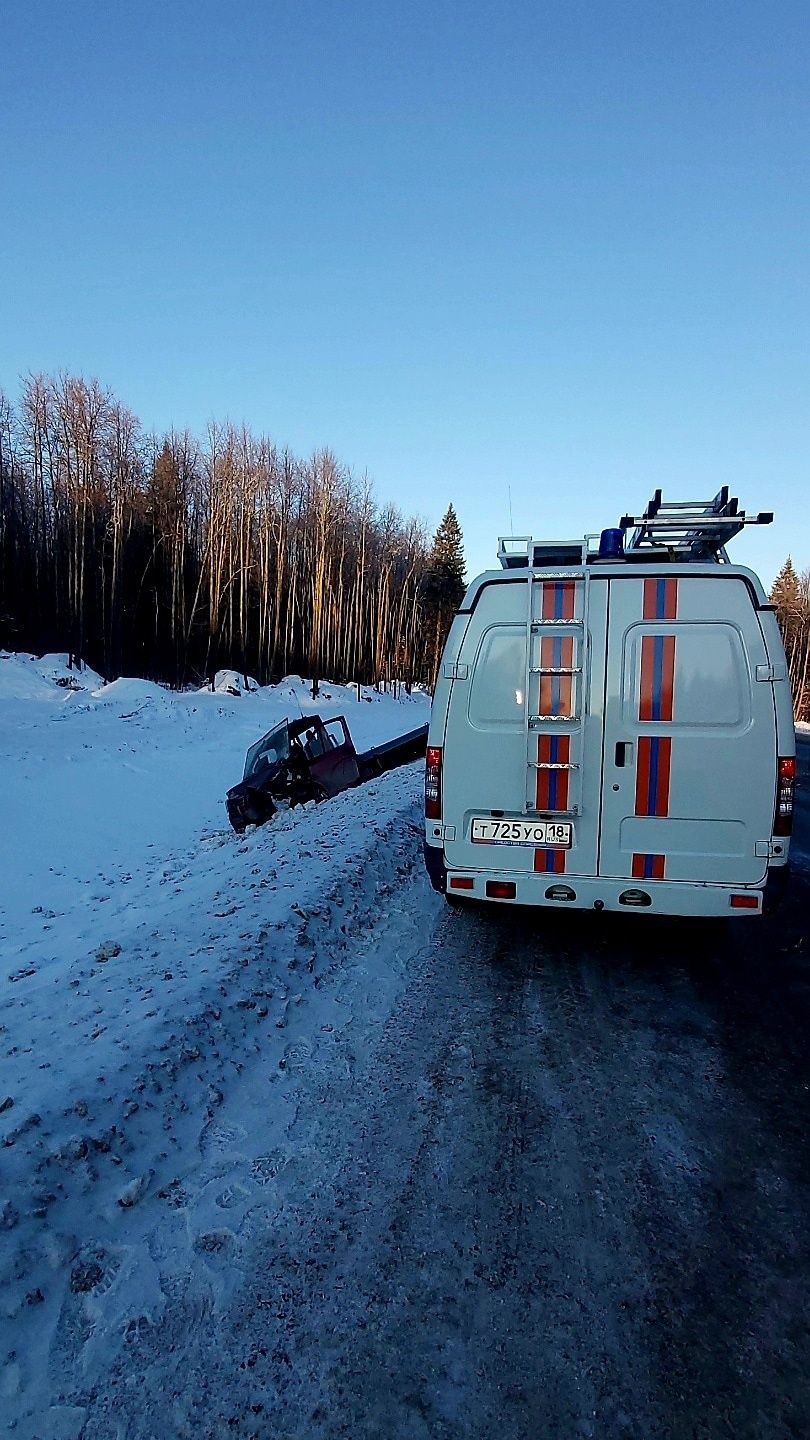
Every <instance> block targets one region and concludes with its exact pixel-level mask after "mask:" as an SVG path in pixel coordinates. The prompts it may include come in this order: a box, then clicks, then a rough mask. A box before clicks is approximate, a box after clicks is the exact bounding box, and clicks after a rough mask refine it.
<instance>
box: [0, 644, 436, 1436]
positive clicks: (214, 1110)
mask: <svg viewBox="0 0 810 1440" xmlns="http://www.w3.org/2000/svg"><path fill="white" fill-rule="evenodd" d="M65 680H67V681H68V685H66V684H65V683H64V682H65ZM74 680H75V683H76V687H77V688H72V682H73V681H74ZM237 682H238V683H237ZM231 690H238V693H237V694H232V693H229V692H230V691H231ZM316 711H317V712H319V713H321V714H323V715H326V716H328V715H335V714H341V713H343V714H345V715H346V717H347V719H348V722H349V725H350V728H351V731H352V735H353V738H354V740H355V743H356V744H357V746H358V748H361V749H362V748H366V747H367V746H370V745H372V744H375V743H380V742H381V741H383V740H385V739H388V738H390V737H392V736H393V735H396V734H398V733H401V732H403V731H406V730H409V729H413V728H414V727H415V726H416V725H418V724H421V723H424V721H426V720H427V718H428V713H429V702H428V698H427V697H426V696H425V695H424V694H421V693H414V694H413V695H412V696H405V695H404V693H402V694H401V695H400V696H399V697H398V698H397V699H394V698H393V697H392V696H390V695H380V694H377V693H376V692H374V691H373V690H363V691H361V700H360V703H358V698H357V690H356V687H354V686H351V687H346V686H340V685H334V684H327V683H322V685H321V693H320V696H319V697H318V699H317V700H315V701H313V700H312V698H311V695H310V693H309V689H308V687H307V686H306V684H305V683H304V681H302V680H301V679H299V678H298V677H288V678H287V679H286V680H285V681H283V682H282V683H281V684H280V685H277V686H269V687H263V688H259V687H256V689H255V691H254V690H251V691H248V692H246V691H245V688H244V678H243V677H238V676H236V677H234V676H233V675H232V673H231V672H220V675H218V676H217V678H216V683H215V689H214V691H211V690H202V691H195V692H184V693H175V692H171V691H169V690H166V689H164V688H163V687H161V686H159V685H155V684H153V683H151V682H148V681H143V680H134V679H122V680H116V681H114V682H113V683H112V684H110V685H105V684H104V683H103V681H102V680H101V678H100V677H99V676H98V675H95V674H93V673H92V672H90V671H84V672H74V671H71V670H70V669H69V668H68V666H67V663H66V657H65V656H47V657H43V659H41V660H36V659H35V658H34V657H32V656H13V655H7V654H3V655H0V766H1V767H2V772H1V773H2V776H3V804H4V816H5V822H6V823H5V824H4V826H3V827H2V831H0V874H2V876H3V881H4V883H3V892H2V893H3V899H2V905H0V1147H2V1149H0V1155H2V1171H1V1173H0V1239H2V1244H0V1256H1V1257H2V1258H1V1259H0V1367H2V1368H0V1420H2V1419H6V1420H7V1423H8V1424H9V1425H10V1424H11V1423H12V1421H16V1422H19V1424H18V1428H17V1431H16V1433H17V1434H19V1435H24V1436H27V1435H29V1434H30V1435H31V1436H33V1435H37V1434H41V1433H42V1423H41V1422H42V1416H43V1414H44V1410H43V1405H45V1403H46V1399H47V1397H48V1396H49V1395H50V1396H51V1401H52V1403H54V1404H57V1403H58V1395H57V1391H59V1388H60V1386H61V1387H65V1386H67V1384H68V1380H67V1375H66V1372H65V1366H66V1365H67V1359H66V1357H67V1355H68V1352H69V1353H70V1354H71V1355H72V1356H73V1360H72V1361H71V1364H70V1365H69V1366H67V1368H68V1369H69V1370H71V1371H72V1366H73V1364H74V1362H75V1364H77V1365H79V1367H80V1370H81V1375H82V1377H83V1378H82V1381H81V1384H83V1385H84V1384H87V1385H90V1384H91V1383H92V1376H93V1375H94V1374H97V1373H100V1372H101V1371H102V1370H103V1369H104V1368H105V1367H107V1366H108V1365H109V1364H110V1361H111V1358H112V1357H113V1356H114V1354H115V1353H116V1351H117V1350H118V1349H119V1348H120V1346H121V1345H122V1344H123V1343H124V1341H125V1337H126V1335H127V1334H128V1333H129V1331H128V1327H129V1326H131V1325H132V1324H139V1323H141V1321H142V1320H143V1317H144V1316H145V1315H147V1316H148V1315H149V1314H150V1313H151V1312H153V1311H155V1310H156V1309H158V1308H159V1307H160V1305H161V1303H162V1301H161V1296H162V1294H163V1290H162V1289H161V1284H162V1279H161V1277H164V1278H165V1273H166V1272H167V1271H169V1272H172V1273H175V1272H178V1273H179V1272H182V1271H184V1269H190V1268H193V1266H194V1264H195V1263H197V1259H198V1256H199V1252H200V1247H202V1250H203V1251H206V1250H210V1249H211V1247H214V1248H216V1246H217V1245H218V1244H220V1242H221V1244H223V1245H224V1244H226V1243H227V1233H228V1229H229V1226H230V1225H231V1224H232V1221H233V1217H230V1218H228V1217H227V1215H226V1210H227V1206H225V1205H224V1202H223V1203H219V1201H221V1199H222V1196H223V1195H225V1193H226V1191H228V1192H229V1193H230V1191H229V1187H233V1185H236V1181H235V1180H234V1178H233V1176H231V1175H229V1169H228V1165H226V1164H225V1163H224V1160H223V1155H224V1154H225V1152H226V1151H228V1150H229V1149H230V1150H232V1149H233V1144H232V1143H230V1142H229V1141H228V1136H229V1135H231V1139H232V1130H233V1125H234V1123H236V1122H235V1119H234V1117H235V1116H237V1115H239V1114H242V1115H244V1114H247V1113H248V1112H249V1113H250V1114H251V1116H252V1117H253V1118H252V1122H251V1123H252V1126H253V1129H252V1130H251V1133H250V1136H249V1137H248V1138H247V1139H245V1137H243V1138H242V1140H241V1141H240V1145H239V1146H238V1147H237V1149H239V1151H240V1154H241V1160H240V1164H241V1165H242V1169H243V1170H244V1171H245V1173H244V1174H242V1175H241V1179H240V1180H239V1182H238V1186H237V1190H238V1193H239V1195H241V1199H240V1200H239V1202H238V1203H239V1204H241V1205H243V1208H244V1206H247V1205H249V1201H250V1196H251V1194H252V1193H253V1190H252V1189H251V1186H252V1185H253V1182H255V1180H256V1176H255V1174H253V1172H252V1171H251V1169H250V1166H251V1164H252V1163H253V1161H254V1160H255V1158H256V1156H255V1155H253V1158H251V1143H252V1142H253V1141H254V1139H255V1145H254V1149H255V1147H256V1146H259V1148H260V1149H261V1147H264V1148H263V1150H262V1153H265V1154H266V1152H267V1144H268V1137H267V1134H261V1133H260V1132H261V1129H262V1126H264V1128H265V1130H266V1129H267V1128H268V1127H269V1128H270V1129H271V1130H273V1131H274V1133H275V1131H278V1130H279V1127H281V1128H283V1125H282V1121H283V1114H279V1113H276V1111H275V1110H274V1105H275V1106H276V1107H277V1105H278V1104H279V1103H280V1102H278V1101H274V1100H273V1098H272V1095H271V1093H270V1092H268V1093H267V1095H266V1098H263V1099H262V1101H261V1104H260V1105H258V1108H257V1097H256V1094H255V1088H254V1087H255V1073H254V1072H255V1067H256V1064H257V1063H258V1057H261V1064H262V1066H263V1068H264V1072H265V1073H269V1074H270V1075H271V1077H272V1078H277V1077H278V1076H279V1075H284V1073H285V1072H286V1071H294V1070H295V1069H296V1067H300V1066H301V1065H302V1064H305V1063H306V1060H305V1057H306V1055H307V1054H308V1053H309V1050H310V1048H311V1046H312V1043H313V1036H319V1035H322V1034H324V1033H327V1032H328V1030H329V1029H331V1027H332V1026H334V1025H335V1024H336V1023H337V1020H338V1015H337V1008H336V1007H337V1002H336V999H335V993H334V985H333V983H332V977H333V976H334V974H335V973H336V967H339V964H340V963H349V961H350V960H351V956H352V954H353V948H352V947H353V946H354V945H355V937H356V936H357V935H358V933H359V932H360V930H362V928H363V926H366V925H368V923H370V921H371V920H372V919H373V917H374V915H375V913H376V910H377V907H378V905H379V901H380V896H381V895H386V894H389V893H391V892H392V890H395V888H396V886H397V885H398V884H399V883H401V878H402V876H403V875H404V874H405V873H407V871H408V870H409V869H410V868H412V867H413V866H414V865H415V864H416V863H417V862H418V859H419V853H420V847H421V824H420V800H421V786H422V770H423V767H422V765H421V764H417V765H413V766H409V767H406V768H405V769H402V770H399V771H394V772H393V773H391V774H388V775H385V776H383V777H381V778H380V779H378V780H376V781H374V782H373V783H372V784H370V785H367V786H364V787H362V788H360V789H358V790H355V791H350V792H347V793H346V794H344V795H341V796H339V797H338V798H337V799H336V800H334V801H331V802H330V803H329V804H324V805H321V806H315V805H308V806H304V807H302V808H301V809H297V810H294V811H288V812H286V813H281V814H279V815H278V816H277V817H276V819H275V820H274V822H273V823H272V825H269V826H266V827H264V828H262V829H260V830H256V831H251V832H248V834H247V835H245V836H236V835H235V834H233V832H232V831H231V830H230V827H229V826H228V825H227V821H226V816H225V810H224V804H223V801H224V795H225V791H226V790H227V788H228V786H229V785H231V784H234V783H235V782H236V781H237V780H238V779H239V778H240V776H241V772H242V764H243V760H244V754H245V751H246V749H247V747H248V745H249V744H251V743H252V742H253V741H254V740H255V739H257V738H258V737H259V736H260V735H261V734H263V733H264V732H265V731H266V730H268V729H270V727H271V726H272V725H274V724H276V723H277V722H278V721H279V720H281V719H282V718H283V717H284V716H285V715H288V716H290V717H293V716H296V715H298V714H301V713H305V714H306V713H313V712H316ZM350 976H352V977H353V978H351V979H350V982H349V983H348V986H346V985H344V989H347V992H348V996H349V998H348V1001H347V1000H346V999H345V997H344V1000H343V1001H342V1002H341V1003H342V1004H343V1005H346V1004H348V1006H349V1008H351V1007H352V1006H357V1007H359V1008H360V1009H362V1007H363V1005H364V1004H365V1003H366V996H367V989H368V985H369V975H368V971H367V970H363V969H358V971H357V974H356V976H355V974H354V970H353V969H352V968H351V966H350ZM386 983H387V980H386V976H385V975H384V974H383V973H379V974H378V975H377V977H376V980H375V985H376V986H377V987H378V988H379V989H380V990H382V991H384V989H385V985H386ZM264 1083H265V1084H266V1083H267V1081H266V1080H265V1082H264ZM283 1108H284V1107H283V1106H282V1111H283ZM226 1112H227V1114H228V1115H229V1117H230V1118H228V1120H227V1121H226V1120H224V1119H223V1118H222V1117H223V1116H224V1115H225V1113H226ZM254 1130H255V1132H256V1133H255V1137H254V1134H253V1131H254ZM257 1153H258V1151H257ZM231 1163H232V1162H231ZM240 1173H241V1172H240ZM251 1175H252V1176H253V1179H252V1180H251V1179H250V1176H251ZM192 1176H193V1184H191V1183H190V1177H192ZM246 1176H247V1178H246ZM239 1187H241V1189H239ZM254 1188H255V1187H254ZM192 1190H193V1193H194V1195H195V1196H196V1197H197V1198H196V1200H195V1204H194V1208H193V1215H192V1213H191V1212H190V1211H189V1210H188V1209H187V1207H184V1202H183V1199H182V1196H183V1195H184V1194H186V1193H187V1192H188V1193H191V1191H192ZM234 1194H235V1195H236V1194H237V1191H234ZM217 1197H219V1201H218V1200H217ZM237 1198H238V1197H237ZM234 1203H235V1204H236V1203H237V1202H236V1201H234ZM167 1215H169V1216H171V1217H172V1223H171V1225H170V1226H169V1230H168V1232H166V1227H165V1223H164V1222H165V1218H166V1216H167ZM226 1220H227V1223H226ZM181 1221H182V1223H180V1222H181ZM164 1232H165V1233H164ZM223 1235H225V1237H226V1238H225V1239H224V1240H223V1239H222V1236H223ZM156 1236H158V1237H163V1238H159V1239H158V1240H156V1238H155V1237H156ZM167 1236H168V1238H167ZM217 1236H219V1237H220V1239H219V1240H217ZM156 1246H157V1248H158V1250H160V1252H161V1256H162V1258H158V1259H156V1258H155V1257H156V1253H157V1251H156ZM161 1247H163V1248H162V1249H161ZM164 1252H165V1253H164ZM222 1283H223V1285H224V1284H225V1282H224V1281H223V1282H222ZM71 1326H73V1327H75V1326H79V1330H80V1331H81V1336H83V1337H84V1338H82V1339H81V1343H79V1341H78V1340H77V1339H76V1335H75V1334H73V1331H72V1330H71ZM65 1327H67V1329H68V1330H69V1331H70V1333H71V1335H72V1337H73V1338H72V1339H69V1337H67V1338H66V1328H65ZM82 1327H84V1328H83V1329H82ZM77 1334H78V1332H77ZM71 1347H72V1349H71ZM60 1357H61V1360H60ZM63 1362H64V1363H63ZM60 1367H61V1368H60ZM49 1377H50V1379H49ZM74 1380H75V1376H74ZM71 1383H73V1382H71ZM77 1383H78V1382H77ZM52 1386H54V1387H56V1388H55V1390H54V1391H53V1394H52V1392H51V1388H50V1387H52ZM61 1408H62V1409H64V1415H63V1417H62V1418H63V1419H64V1418H65V1415H67V1412H68V1410H69V1409H70V1407H69V1406H68V1407H61ZM49 1423H50V1422H49ZM53 1423H54V1424H56V1423H57V1422H56V1421H55V1420H54V1422H53ZM59 1423H61V1420H60V1421H59ZM60 1433H61V1432H60Z"/></svg>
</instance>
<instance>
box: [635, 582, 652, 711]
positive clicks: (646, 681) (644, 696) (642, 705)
mask: <svg viewBox="0 0 810 1440" xmlns="http://www.w3.org/2000/svg"><path fill="white" fill-rule="evenodd" d="M644 584H645V586H646V585H647V581H646V580H645V581H644ZM655 640H656V637H655V635H644V636H642V640H641V686H640V692H639V698H638V718H639V720H652V718H653V705H654V701H655Z"/></svg>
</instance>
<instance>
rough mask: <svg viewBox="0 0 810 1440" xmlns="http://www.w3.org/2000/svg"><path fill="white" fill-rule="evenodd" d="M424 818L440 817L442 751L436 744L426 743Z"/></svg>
mask: <svg viewBox="0 0 810 1440" xmlns="http://www.w3.org/2000/svg"><path fill="white" fill-rule="evenodd" d="M425 818H426V819H427V820H441V818H442V752H441V749H440V747H439V746H438V745H428V748H427V754H426V756H425Z"/></svg>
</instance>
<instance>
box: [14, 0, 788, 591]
mask: <svg viewBox="0 0 810 1440" xmlns="http://www.w3.org/2000/svg"><path fill="white" fill-rule="evenodd" d="M0 47H1V48H2V53H3V66H2V70H3V95H2V109H0V142H1V143H0V183H1V184H2V192H1V193H2V196H3V202H4V203H3V224H2V227H0V386H2V387H3V388H4V389H6V390H7V391H9V392H10V393H11V394H12V395H13V394H15V393H16V390H17V384H18V377H19V376H20V374H22V373H24V372H26V371H28V370H52V369H59V368H68V369H72V370H76V371H80V372H83V373H85V374H87V375H98V376H99V377H100V378H101V379H102V380H103V381H105V382H106V383H108V384H109V385H111V386H112V387H113V389H114V390H115V391H116V393H118V394H119V395H120V396H121V398H122V399H124V400H125V401H126V402H127V403H128V404H129V405H130V406H131V407H132V408H133V409H134V410H135V411H136V413H137V414H138V415H139V416H140V417H141V419H142V420H143V421H144V423H145V424H146V425H147V426H148V427H154V428H157V429H160V428H163V427H168V426H170V425H172V424H174V425H178V426H185V425H188V426H190V427H191V428H193V429H197V430H201V429H202V428H203V427H204V425H205V423H206V421H207V420H208V419H209V418H211V417H212V416H214V415H216V416H217V417H219V418H223V417H225V416H229V417H230V418H232V419H234V420H237V421H240V420H243V419H244V420H246V421H248V422H249V423H250V424H251V425H252V426H254V427H256V428H257V429H264V430H266V431H267V432H269V433H270V434H272V435H273V437H274V438H275V439H277V440H278V441H279V442H281V443H288V444H290V445H291V446H292V447H293V448H294V449H295V450H297V451H298V452H300V453H308V452H309V451H311V450H312V449H314V448H315V447H317V446H321V445H324V444H328V445H331V446H332V448H333V449H334V450H336V451H337V453H338V454H339V455H340V456H341V458H342V459H344V460H345V461H346V462H347V463H348V464H350V465H351V466H352V467H353V469H355V470H356V471H357V472H358V473H362V472H363V471H368V472H369V473H370V474H371V476H372V477H373V478H374V481H375V484H376V487H377V491H378V494H379V496H380V498H381V499H383V500H388V499H391V500H395V501H396V502H397V503H398V504H399V505H400V506H401V508H402V509H403V510H405V511H406V512H407V513H411V512H416V513H419V514H422V515H423V516H424V517H425V518H426V519H427V520H428V522H429V523H430V525H431V526H435V524H436V523H437V521H438V520H439V519H440V517H441V514H442V512H443V511H444V509H445V507H446V505H447V503H448V502H449V501H450V500H452V501H453V502H454V503H455V505H456V508H457V510H458V513H459V516H460V519H461V522H462V526H463V529H464V532H465V538H466V546H467V558H468V567H469V570H470V572H471V573H474V572H475V571H476V570H479V569H482V568H484V567H485V566H486V565H488V564H490V563H493V558H494V553H495V548H496V537H497V534H498V532H499V531H502V530H504V529H507V528H508V519H509V507H508V498H507V493H508V489H509V488H511V503H512V515H513V520H514V527H515V529H516V530H519V531H531V532H533V533H534V534H535V535H537V536H543V535H552V536H554V537H568V536H579V535H580V534H581V533H582V532H583V531H584V530H586V529H589V530H590V529H597V528H600V527H601V526H602V525H606V524H610V523H612V522H615V520H616V518H617V517H618V515H619V514H620V513H621V512H622V511H624V510H626V509H631V510H635V509H638V508H639V507H641V506H642V505H643V503H644V501H645V500H646V499H647V498H648V496H649V494H650V493H651V492H652V490H653V489H654V488H655V486H657V485H662V486H663V488H664V492H665V494H667V493H670V494H671V495H672V496H673V498H674V497H683V496H687V497H688V498H691V497H692V496H700V495H703V494H712V493H714V491H715V490H716V489H717V488H718V487H719V485H721V484H723V483H729V484H730V485H731V486H732V488H733V489H734V490H735V491H736V492H737V493H739V494H740V497H741V499H742V501H743V503H744V504H746V505H748V506H749V508H750V509H758V508H767V509H773V510H775V511H776V513H777V519H776V523H775V525H774V526H772V527H771V529H770V530H769V531H755V532H753V533H750V534H747V535H746V536H743V537H741V538H740V539H739V540H738V541H737V542H735V547H734V554H735V555H736V556H737V558H739V559H740V560H741V561H745V562H746V563H749V564H753V565H754V566H755V567H757V568H759V569H760V570H761V572H762V574H763V578H764V579H765V580H766V581H769V580H770V579H771V578H772V576H773V573H774V571H775V570H776V568H777V567H778V564H779V563H780V562H781V560H782V558H783V557H784V555H785V554H786V553H787V552H788V550H791V551H792V552H793V554H794V557H795V558H796V560H797V562H799V563H801V564H802V565H810V518H808V495H809V494H810V486H808V458H807V457H808V453H809V452H810V445H809V444H808V441H810V408H809V407H808V379H810V376H809V374H808V371H809V369H810V362H809V361H808V353H809V352H808V311H809V310H810V304H809V303H808V279H807V276H808V270H807V267H808V248H809V247H808V239H810V234H809V227H808V221H809V220H810V195H809V193H808V190H809V182H808V140H810V125H809V124H808V122H809V121H810V84H809V76H808V61H809V60H810V26H808V11H807V7H806V5H805V4H799V3H796V4H791V3H779V0H777V3H771V4H767V5H766V4H764V3H763V4H747V3H745V0H742V3H735V4H734V5H731V4H728V3H716V0H702V3H700V4H694V3H691V0H678V3H658V0H655V3H653V0H628V3H621V0H617V3H611V0H607V3H597V0H591V3H588V4H584V3H580V0H557V3H554V4H544V3H534V4H524V3H510V0H502V3H500V4H495V3H477V0H467V3H463V4H462V3H443V0H431V3H429V4H428V3H422V0H411V3H388V0H376V3H367V0H352V3H345V0H339V3H338V0H319V3H314V0H283V3H282V0H268V3H265V4H256V3H253V4H251V3H236V0H233V3H228V4H226V3H221V4H212V3H206V0H196V3H194V4H187V3H185V0H171V3H169V4H166V3H165V0H163V3H159V4H158V3H151V0H150V3H145V0H132V3H130V4H128V5H125V4H124V3H123V0H120V3H119V0H112V3H108V4H107V5H105V6H102V5H99V4H97V3H93V4H90V3H86V0H70V3H65V0H62V3H59V4H54V3H41V0H9V3H8V4H7V5H6V6H5V7H4V9H3V15H2V20H0Z"/></svg>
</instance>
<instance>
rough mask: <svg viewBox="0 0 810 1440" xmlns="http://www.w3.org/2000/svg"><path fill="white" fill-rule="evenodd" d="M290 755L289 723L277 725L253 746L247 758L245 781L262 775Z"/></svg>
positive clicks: (283, 722)
mask: <svg viewBox="0 0 810 1440" xmlns="http://www.w3.org/2000/svg"><path fill="white" fill-rule="evenodd" d="M289 754H290V732H289V730H288V728H287V721H286V720H284V721H282V723H281V724H280V725H276V726H275V728H274V729H273V730H270V731H268V733H267V734H266V735H263V736H262V738H261V740H257V741H256V744H255V745H251V747H250V749H249V750H248V752H247V755H246V756H245V774H244V778H245V780H248V779H250V777H251V776H254V775H260V774H261V772H262V770H266V769H267V767H268V766H269V765H275V764H276V762H277V761H278V760H287V759H288V758H289Z"/></svg>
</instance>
